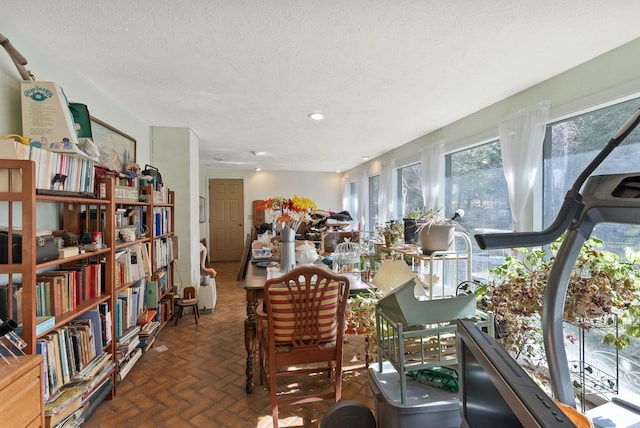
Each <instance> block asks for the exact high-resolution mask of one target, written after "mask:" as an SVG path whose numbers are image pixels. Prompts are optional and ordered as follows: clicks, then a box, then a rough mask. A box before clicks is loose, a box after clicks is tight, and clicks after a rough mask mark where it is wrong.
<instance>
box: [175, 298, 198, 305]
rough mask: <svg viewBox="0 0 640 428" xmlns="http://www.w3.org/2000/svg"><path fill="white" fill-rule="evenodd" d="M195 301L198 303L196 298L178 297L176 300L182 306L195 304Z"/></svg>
mask: <svg viewBox="0 0 640 428" xmlns="http://www.w3.org/2000/svg"><path fill="white" fill-rule="evenodd" d="M196 303H198V299H186V300H185V299H180V300H178V302H177V304H178V305H182V306H191V305H195V304H196Z"/></svg>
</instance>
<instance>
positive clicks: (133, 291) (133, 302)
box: [114, 279, 150, 341]
mask: <svg viewBox="0 0 640 428" xmlns="http://www.w3.org/2000/svg"><path fill="white" fill-rule="evenodd" d="M149 282H150V281H146V280H145V279H141V280H139V281H138V282H137V283H135V284H134V285H132V286H130V287H127V288H126V289H124V290H122V291H119V292H118V294H116V303H115V319H114V321H115V326H116V338H117V340H118V341H120V340H121V336H122V335H123V334H124V333H125V332H127V331H128V330H129V329H131V328H133V327H135V326H136V325H137V323H138V316H139V315H140V314H141V313H142V312H144V311H145V310H146V307H145V302H146V301H147V286H148V284H149Z"/></svg>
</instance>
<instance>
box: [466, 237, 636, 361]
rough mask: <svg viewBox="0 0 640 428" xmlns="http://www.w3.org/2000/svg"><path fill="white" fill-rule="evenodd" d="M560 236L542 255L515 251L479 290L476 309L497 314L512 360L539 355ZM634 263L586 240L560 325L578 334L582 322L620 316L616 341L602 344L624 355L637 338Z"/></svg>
mask: <svg viewBox="0 0 640 428" xmlns="http://www.w3.org/2000/svg"><path fill="white" fill-rule="evenodd" d="M562 239H564V236H563V237H561V238H560V239H558V240H557V241H555V242H554V243H552V244H551V245H549V251H548V252H547V251H545V250H542V249H533V250H531V249H524V248H519V249H516V250H515V254H514V255H513V256H511V257H507V258H506V259H505V262H504V263H503V264H502V265H500V266H496V267H495V268H493V269H490V270H489V280H488V282H487V283H486V284H484V285H482V286H481V287H480V288H479V289H478V294H479V299H480V304H481V305H485V306H486V308H487V309H488V310H491V311H493V312H494V314H495V318H496V322H497V323H498V324H499V325H502V326H503V327H504V328H505V330H506V331H505V332H506V334H504V335H503V337H501V338H500V340H501V342H502V344H503V346H504V347H505V349H507V350H508V351H509V352H511V353H512V354H513V355H515V356H525V357H530V358H534V359H535V358H539V357H541V354H542V348H541V346H539V345H540V344H541V343H542V336H541V328H540V319H541V315H542V305H543V301H544V294H545V289H546V286H547V282H548V279H549V273H550V272H551V268H552V266H553V262H554V260H555V258H556V254H557V252H558V249H559V248H560V244H561V243H562ZM638 268H639V266H638V259H637V258H635V259H634V260H631V261H622V260H620V258H619V257H618V255H617V254H615V253H612V252H610V251H606V250H603V249H602V241H600V240H599V239H597V238H595V237H591V238H589V239H588V240H587V241H586V242H585V243H584V245H583V246H582V249H581V251H580V254H579V255H578V258H577V260H576V263H575V266H574V269H573V271H572V273H571V277H570V279H569V284H568V289H567V296H566V302H565V310H564V319H565V320H566V321H568V322H570V323H573V324H575V325H577V326H578V327H580V328H585V329H588V328H589V324H588V323H585V322H584V321H585V320H589V319H592V318H595V317H598V316H601V315H604V314H610V313H614V314H616V315H617V316H618V323H619V333H618V336H617V337H616V336H614V335H612V334H609V335H606V336H605V338H604V342H605V343H607V344H610V345H615V346H616V347H617V348H618V349H623V348H624V347H626V346H627V345H629V344H630V343H631V340H632V339H637V338H640V270H638Z"/></svg>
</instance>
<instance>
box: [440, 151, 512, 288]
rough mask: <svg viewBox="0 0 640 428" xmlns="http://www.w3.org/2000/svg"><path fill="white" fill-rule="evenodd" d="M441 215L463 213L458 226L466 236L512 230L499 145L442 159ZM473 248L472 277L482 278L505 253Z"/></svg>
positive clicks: (457, 153)
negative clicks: (444, 189) (442, 200)
mask: <svg viewBox="0 0 640 428" xmlns="http://www.w3.org/2000/svg"><path fill="white" fill-rule="evenodd" d="M445 162H446V163H445V165H446V177H447V180H446V182H445V186H446V187H445V188H446V193H445V207H444V214H445V215H447V216H449V217H452V216H453V215H454V214H455V212H456V210H458V209H463V210H464V212H465V215H464V217H462V218H461V219H459V220H458V221H459V223H461V224H462V226H463V227H464V228H465V230H466V231H467V232H468V233H469V235H470V236H473V235H475V234H477V233H490V232H508V231H510V230H511V229H512V227H511V226H512V224H513V222H512V218H511V209H510V207H509V196H508V193H507V181H506V179H505V178H504V172H503V170H502V156H501V153H500V142H499V141H497V140H496V141H492V142H490V143H486V144H483V145H480V146H476V147H473V148H470V149H466V150H462V151H459V152H456V153H452V154H449V155H447V156H446V157H445ZM471 241H472V245H473V267H472V269H473V274H474V275H475V276H483V275H485V274H486V272H487V270H488V269H490V268H492V267H493V266H495V265H498V264H501V263H502V261H503V260H504V257H505V255H506V254H507V250H491V251H480V249H479V248H478V246H477V244H476V243H475V240H473V239H472V240H471Z"/></svg>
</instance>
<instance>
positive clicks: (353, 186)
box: [349, 181, 360, 228]
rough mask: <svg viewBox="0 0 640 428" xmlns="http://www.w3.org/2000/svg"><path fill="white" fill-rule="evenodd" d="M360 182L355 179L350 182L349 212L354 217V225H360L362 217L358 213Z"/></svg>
mask: <svg viewBox="0 0 640 428" xmlns="http://www.w3.org/2000/svg"><path fill="white" fill-rule="evenodd" d="M357 203H358V184H357V183H356V182H355V181H352V182H350V183H349V214H351V218H353V222H352V225H353V226H354V227H356V228H357V227H358V223H359V222H360V219H359V218H358V215H356V213H357V212H358V206H357Z"/></svg>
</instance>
